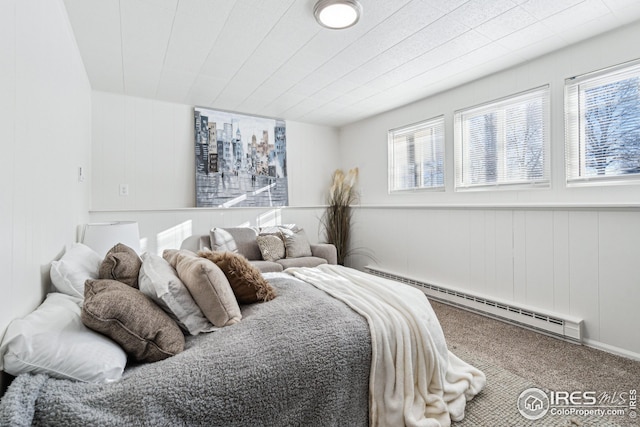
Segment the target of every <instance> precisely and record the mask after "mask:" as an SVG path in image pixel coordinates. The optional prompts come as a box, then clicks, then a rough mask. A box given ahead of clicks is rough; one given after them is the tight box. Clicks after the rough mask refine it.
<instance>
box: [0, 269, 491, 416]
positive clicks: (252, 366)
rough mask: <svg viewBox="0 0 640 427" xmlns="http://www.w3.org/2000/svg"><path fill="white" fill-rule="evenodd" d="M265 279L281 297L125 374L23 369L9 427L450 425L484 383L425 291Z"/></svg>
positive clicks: (363, 282) (323, 279)
mask: <svg viewBox="0 0 640 427" xmlns="http://www.w3.org/2000/svg"><path fill="white" fill-rule="evenodd" d="M264 277H265V278H266V279H267V281H268V282H269V284H270V285H271V286H272V287H273V288H274V289H275V291H276V293H277V297H276V298H274V299H272V300H270V301H268V302H261V303H253V304H243V305H241V312H242V320H241V321H239V322H237V323H235V324H232V325H231V326H226V327H223V328H217V329H215V330H214V331H213V332H208V333H199V334H197V335H193V336H187V337H186V338H185V346H184V351H182V352H180V353H178V354H176V355H175V356H172V357H168V358H166V359H164V360H161V361H157V362H153V363H140V364H132V363H130V364H129V365H128V366H127V368H126V370H125V371H124V374H123V376H122V378H121V379H120V380H118V381H114V382H109V383H98V384H96V383H88V382H79V381H72V380H68V379H58V378H52V377H50V376H48V375H44V374H22V375H19V376H17V377H16V378H15V380H14V381H13V382H12V384H11V385H10V387H9V389H8V390H7V393H6V394H5V395H4V396H3V398H2V401H1V403H0V425H11V426H28V425H35V426H51V425H64V426H68V427H72V426H86V425H139V426H164V425H166V426H216V425H219V426H248V425H261V426H288V425H309V426H314V425H318V426H345V425H349V426H358V425H361V426H367V425H372V426H387V425H393V426H396V425H416V426H418V425H419V426H446V425H450V423H451V421H452V420H453V421H455V420H460V419H462V418H463V417H464V408H465V404H466V402H467V401H468V400H470V399H472V398H473V396H475V395H476V394H477V393H479V392H480V391H481V390H482V388H483V386H484V384H485V377H484V375H483V374H482V372H480V371H479V370H477V369H476V368H474V367H473V366H471V365H469V364H467V363H465V362H463V361H462V360H460V359H458V358H457V357H456V356H455V355H453V354H452V353H450V352H449V351H448V350H447V348H446V343H445V341H444V336H443V335H442V330H441V329H440V325H439V323H438V321H437V318H436V317H435V314H434V313H433V311H432V310H431V307H430V305H429V303H428V301H427V299H426V297H425V296H424V294H422V293H421V292H420V291H418V290H416V289H413V288H411V287H409V286H406V285H403V284H399V283H396V282H391V281H388V280H386V279H382V278H378V277H375V276H371V275H367V274H366V273H362V272H359V271H356V270H352V269H349V268H346V267H341V266H331V265H325V266H321V267H317V268H295V269H288V270H286V271H285V272H284V273H267V274H265V275H264Z"/></svg>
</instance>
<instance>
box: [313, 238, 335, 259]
mask: <svg viewBox="0 0 640 427" xmlns="http://www.w3.org/2000/svg"><path fill="white" fill-rule="evenodd" d="M311 255H313V256H315V257H318V258H324V259H326V260H327V263H328V264H337V263H338V250H337V249H336V247H335V245H333V244H331V243H316V244H313V245H311Z"/></svg>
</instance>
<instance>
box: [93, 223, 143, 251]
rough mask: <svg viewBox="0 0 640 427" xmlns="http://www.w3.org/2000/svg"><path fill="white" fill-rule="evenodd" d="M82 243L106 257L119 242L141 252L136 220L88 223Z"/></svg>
mask: <svg viewBox="0 0 640 427" xmlns="http://www.w3.org/2000/svg"><path fill="white" fill-rule="evenodd" d="M82 243H83V244H85V245H87V246H89V247H90V248H91V249H93V250H94V251H96V252H97V253H98V255H100V256H101V257H104V256H105V255H106V254H107V252H109V249H111V248H112V247H114V246H115V245H116V244H117V243H122V244H123V245H127V246H129V247H130V248H131V249H133V250H134V251H136V253H140V232H139V231H138V223H137V222H135V221H115V222H96V223H93V224H86V225H85V227H84V232H83V233H82Z"/></svg>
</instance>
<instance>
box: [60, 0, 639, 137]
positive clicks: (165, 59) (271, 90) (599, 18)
mask: <svg viewBox="0 0 640 427" xmlns="http://www.w3.org/2000/svg"><path fill="white" fill-rule="evenodd" d="M315 1H316V0H64V3H65V5H66V8H67V12H68V14H69V19H70V22H71V25H72V27H73V30H74V33H75V37H76V40H77V43H78V46H79V49H80V54H81V55H82V58H83V61H84V64H85V67H86V70H87V73H88V75H89V80H90V82H91V86H92V88H93V89H95V90H100V91H106V92H114V93H122V94H126V95H131V96H137V97H144V98H152V99H159V100H164V101H170V102H175V103H181V104H188V105H197V106H202V107H213V108H217V109H222V110H229V111H235V112H242V113H249V114H256V115H263V116H271V117H278V118H283V119H286V120H295V121H301V122H307V123H317V124H323V125H330V126H340V125H343V124H346V123H350V122H354V121H356V120H359V119H362V118H365V117H368V116H371V115H374V114H376V113H380V112H383V111H387V110H389V109H392V108H395V107H398V106H401V105H404V104H407V103H409V102H412V101H415V100H418V99H421V98H424V97H426V96H429V95H431V94H434V93H437V92H440V91H442V90H445V89H448V88H451V87H454V86H457V85H460V84H462V83H464V82H467V81H470V80H473V79H476V78H479V77H482V76H484V75H487V74H490V73H493V72H495V71H498V70H500V69H503V68H506V67H509V66H513V65H515V64H518V63H522V62H525V61H527V60H529V59H532V58H534V57H537V56H540V55H542V54H544V53H546V52H550V51H552V50H556V49H558V48H561V47H563V46H567V45H569V44H572V43H575V42H577V41H579V40H582V39H586V38H588V37H591V36H593V35H596V34H599V33H602V32H605V31H607V30H610V29H612V28H615V27H618V26H621V25H624V24H626V23H629V22H631V21H635V20H638V19H640V1H638V0H360V2H361V3H362V5H363V8H364V14H363V16H362V18H361V19H360V22H359V23H358V24H357V25H356V26H354V27H352V28H349V29H345V30H329V29H326V28H323V27H321V26H320V25H318V24H317V23H316V22H315V20H314V18H313V6H314V4H315Z"/></svg>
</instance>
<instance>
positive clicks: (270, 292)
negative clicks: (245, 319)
mask: <svg viewBox="0 0 640 427" xmlns="http://www.w3.org/2000/svg"><path fill="white" fill-rule="evenodd" d="M198 255H199V256H201V257H203V258H206V259H208V260H211V261H213V262H214V263H215V264H216V265H217V266H218V267H220V269H221V270H222V271H223V272H224V275H225V276H226V277H227V279H228V280H229V283H230V284H231V288H232V289H233V293H234V294H235V297H236V299H237V300H238V302H239V303H240V304H251V303H254V302H258V301H269V300H272V299H274V298H275V297H276V291H275V290H274V289H273V287H271V285H270V284H269V283H268V282H267V281H266V280H265V278H264V277H262V274H261V273H260V270H258V269H257V268H256V267H254V266H252V265H251V264H250V263H249V261H248V260H247V259H246V258H245V257H243V256H242V255H240V254H236V253H233V252H211V251H200V252H198Z"/></svg>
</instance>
